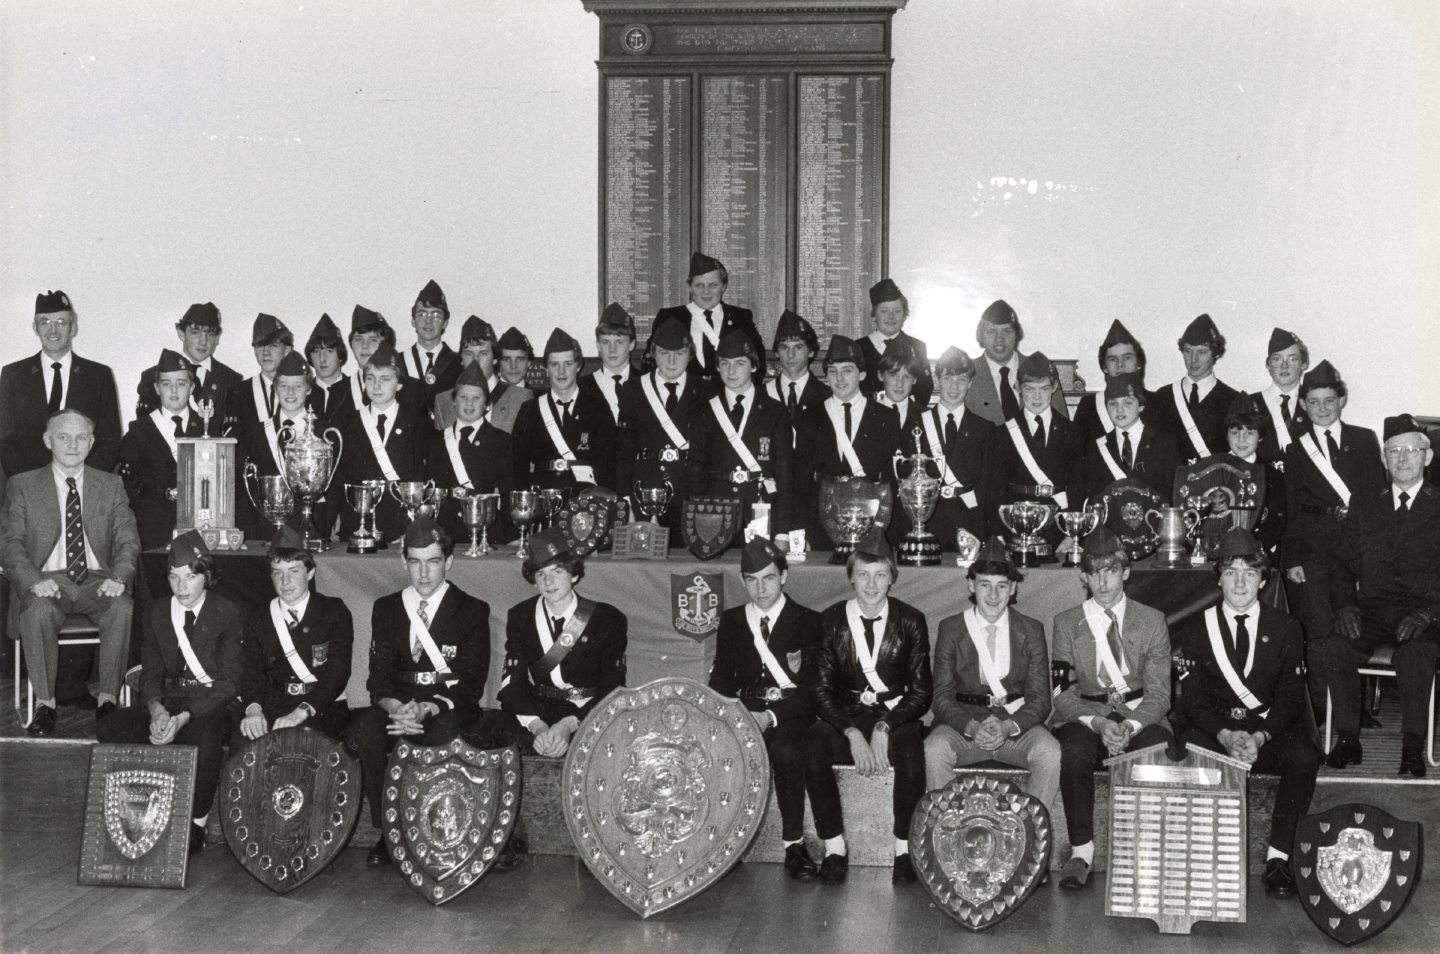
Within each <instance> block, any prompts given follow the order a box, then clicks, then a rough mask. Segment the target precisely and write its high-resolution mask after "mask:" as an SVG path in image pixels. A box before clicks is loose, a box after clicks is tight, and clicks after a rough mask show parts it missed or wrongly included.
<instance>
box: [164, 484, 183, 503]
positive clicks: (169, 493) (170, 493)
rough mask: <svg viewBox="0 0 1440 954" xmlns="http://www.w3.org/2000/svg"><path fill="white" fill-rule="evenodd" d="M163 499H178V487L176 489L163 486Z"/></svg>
mask: <svg viewBox="0 0 1440 954" xmlns="http://www.w3.org/2000/svg"><path fill="white" fill-rule="evenodd" d="M165 499H166V500H170V501H174V500H179V499H180V491H179V489H178V488H175V487H166V488H165Z"/></svg>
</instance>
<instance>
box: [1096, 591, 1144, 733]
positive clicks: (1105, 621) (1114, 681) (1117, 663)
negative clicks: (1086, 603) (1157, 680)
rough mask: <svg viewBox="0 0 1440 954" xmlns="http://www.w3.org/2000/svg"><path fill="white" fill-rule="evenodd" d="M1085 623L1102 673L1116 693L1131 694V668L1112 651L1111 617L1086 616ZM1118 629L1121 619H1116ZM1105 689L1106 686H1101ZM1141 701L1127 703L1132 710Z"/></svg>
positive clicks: (1099, 615)
mask: <svg viewBox="0 0 1440 954" xmlns="http://www.w3.org/2000/svg"><path fill="white" fill-rule="evenodd" d="M1085 622H1086V623H1088V624H1089V626H1090V633H1091V635H1092V636H1093V637H1094V638H1095V652H1096V655H1097V657H1098V658H1099V660H1100V666H1099V669H1100V671H1101V672H1102V673H1103V674H1104V675H1105V678H1106V679H1108V680H1109V681H1110V687H1109V688H1111V689H1113V690H1114V691H1116V692H1129V691H1130V684H1129V683H1128V682H1126V681H1125V673H1126V672H1128V671H1129V669H1130V667H1129V666H1127V665H1125V660H1123V659H1116V658H1115V654H1114V653H1112V652H1111V651H1110V638H1109V636H1108V635H1107V634H1108V633H1109V632H1110V617H1108V616H1106V615H1105V613H1104V612H1103V611H1102V612H1100V613H1089V612H1087V613H1086V614H1085ZM1116 628H1117V629H1118V628H1119V618H1118V617H1117V618H1116ZM1101 688H1105V686H1103V685H1102V686H1101ZM1140 702H1141V700H1140V699H1134V700H1132V701H1130V702H1127V703H1125V704H1126V705H1127V706H1129V707H1130V708H1131V709H1133V708H1135V707H1136V706H1138V705H1139V704H1140Z"/></svg>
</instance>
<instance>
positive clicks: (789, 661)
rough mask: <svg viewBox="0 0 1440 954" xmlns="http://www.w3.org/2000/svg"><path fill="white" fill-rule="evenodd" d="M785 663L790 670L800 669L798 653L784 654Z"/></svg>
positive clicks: (796, 670) (797, 670)
mask: <svg viewBox="0 0 1440 954" xmlns="http://www.w3.org/2000/svg"><path fill="white" fill-rule="evenodd" d="M785 665H786V667H787V668H788V669H789V670H790V671H791V672H799V671H800V654H799V653H798V652H794V653H786V654H785Z"/></svg>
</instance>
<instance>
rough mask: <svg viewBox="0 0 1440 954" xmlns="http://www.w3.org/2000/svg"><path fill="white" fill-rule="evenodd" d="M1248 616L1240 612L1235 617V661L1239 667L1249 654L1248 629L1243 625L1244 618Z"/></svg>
mask: <svg viewBox="0 0 1440 954" xmlns="http://www.w3.org/2000/svg"><path fill="white" fill-rule="evenodd" d="M1249 618H1250V614H1249V613H1240V614H1237V615H1236V617H1235V661H1236V662H1238V663H1239V664H1240V666H1241V668H1244V666H1245V660H1246V659H1247V658H1248V657H1249V656H1250V629H1249V627H1247V626H1246V625H1245V620H1247V619H1249Z"/></svg>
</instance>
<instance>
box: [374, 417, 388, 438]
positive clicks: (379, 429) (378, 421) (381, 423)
mask: <svg viewBox="0 0 1440 954" xmlns="http://www.w3.org/2000/svg"><path fill="white" fill-rule="evenodd" d="M388 416H389V415H387V414H381V415H378V416H377V417H376V418H375V433H376V434H379V435H380V443H382V444H383V443H385V418H386V417H388Z"/></svg>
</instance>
